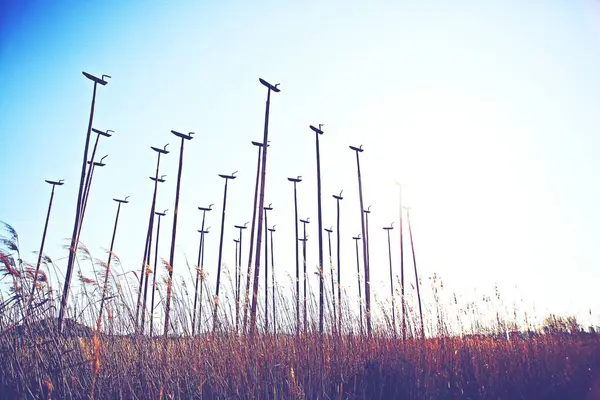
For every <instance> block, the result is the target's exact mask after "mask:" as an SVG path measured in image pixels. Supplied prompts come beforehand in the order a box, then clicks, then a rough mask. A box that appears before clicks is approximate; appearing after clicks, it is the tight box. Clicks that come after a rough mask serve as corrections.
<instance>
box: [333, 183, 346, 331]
mask: <svg viewBox="0 0 600 400" xmlns="http://www.w3.org/2000/svg"><path fill="white" fill-rule="evenodd" d="M343 192H344V191H343V190H342V191H341V192H340V194H339V195H335V194H334V195H333V198H334V199H336V203H337V289H338V319H339V332H340V333H341V332H342V285H341V281H340V271H341V261H340V259H341V256H340V244H341V239H340V237H341V231H340V201H341V200H342V199H343V197H342V193H343Z"/></svg>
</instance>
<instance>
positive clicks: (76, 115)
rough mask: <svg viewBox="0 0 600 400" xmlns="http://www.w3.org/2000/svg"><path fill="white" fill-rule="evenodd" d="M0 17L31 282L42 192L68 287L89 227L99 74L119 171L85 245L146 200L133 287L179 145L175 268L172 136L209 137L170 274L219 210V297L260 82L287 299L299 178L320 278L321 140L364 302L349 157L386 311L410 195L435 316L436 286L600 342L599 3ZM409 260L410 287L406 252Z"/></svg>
mask: <svg viewBox="0 0 600 400" xmlns="http://www.w3.org/2000/svg"><path fill="white" fill-rule="evenodd" d="M0 7H1V8H0V148H1V149H2V153H3V155H2V157H1V158H0V176H1V178H2V182H3V187H4V188H5V192H4V195H3V196H2V197H1V198H0V220H3V221H5V222H6V223H8V224H10V225H12V226H13V227H14V228H15V229H16V230H17V232H18V233H19V235H20V245H21V250H22V251H23V254H24V258H26V259H27V260H29V261H31V262H33V261H35V255H34V254H33V251H36V250H37V249H38V248H39V243H40V240H41V234H42V230H43V224H44V218H45V215H46V211H47V206H48V199H49V195H50V187H49V185H47V184H46V183H45V182H44V180H45V179H54V180H58V179H65V182H66V184H65V185H64V186H62V187H60V188H57V190H56V195H55V201H54V205H53V210H52V215H51V219H50V226H49V229H48V236H47V241H46V247H45V252H46V253H47V254H48V255H49V256H50V257H51V258H52V259H54V260H55V262H56V263H57V265H58V266H59V269H61V271H62V272H63V273H64V269H65V268H66V257H67V255H68V253H67V250H65V249H64V248H63V246H64V245H65V244H66V243H68V239H67V238H70V234H71V231H72V229H73V220H74V214H75V205H76V197H77V190H78V183H79V175H80V171H81V162H82V157H83V156H82V154H83V147H84V143H85V135H86V128H87V122H88V118H89V110H90V101H91V95H92V86H93V84H92V82H91V81H89V80H87V79H85V78H84V77H83V75H82V74H81V72H82V71H86V72H89V73H91V74H94V75H96V76H101V75H102V74H107V75H110V76H111V77H112V78H111V79H108V82H109V83H108V85H106V86H105V87H99V88H98V93H97V98H96V108H95V117H94V123H93V126H94V127H95V128H98V129H101V130H106V129H112V130H114V131H115V133H114V135H113V137H112V138H110V139H106V140H105V139H102V140H101V141H100V146H99V150H98V151H99V153H98V155H99V156H103V155H108V157H107V158H106V160H105V161H106V167H104V168H102V169H100V170H97V171H96V173H95V175H94V180H93V185H92V189H91V194H90V200H89V201H90V202H89V206H88V210H87V212H86V217H85V220H84V224H83V230H82V234H81V241H82V242H83V243H84V244H85V245H86V246H87V247H88V248H89V249H90V251H91V252H92V254H93V255H94V256H95V257H99V258H105V257H106V249H107V248H108V247H109V244H110V237H111V233H112V228H113V222H114V215H115V212H116V203H114V202H113V201H111V199H112V198H115V197H117V198H123V197H125V196H127V195H129V196H131V197H130V203H129V204H127V205H125V206H123V208H122V210H121V217H120V222H119V226H118V231H117V238H116V243H115V249H114V251H115V253H116V254H117V255H118V256H119V257H120V259H121V261H122V263H123V266H124V268H125V270H136V271H137V270H139V269H140V267H141V259H142V256H143V247H144V242H145V235H146V230H147V223H148V215H149V212H150V205H151V196H152V190H153V183H152V182H151V181H150V180H149V179H148V177H149V176H150V175H153V174H154V168H155V162H156V156H155V154H154V152H153V151H152V150H150V146H157V147H162V146H164V145H165V144H166V143H169V149H170V150H171V153H170V154H169V155H167V156H165V157H163V159H162V160H161V174H166V175H167V176H166V182H165V183H163V184H161V185H160V187H159V192H158V201H157V209H158V210H164V209H169V212H168V215H167V217H165V218H164V219H163V223H162V232H161V242H160V247H159V253H160V256H161V257H164V258H166V259H168V254H169V250H170V245H171V243H170V240H168V238H169V237H170V232H171V228H172V215H173V209H174V201H175V200H174V199H175V183H176V176H177V165H178V164H177V163H178V153H179V149H180V145H181V143H180V140H179V139H177V138H176V137H174V136H173V135H172V134H171V133H170V131H171V130H172V129H173V130H177V131H180V132H186V133H187V132H190V131H193V132H195V135H194V139H193V140H191V141H189V142H186V144H185V149H184V161H183V163H184V168H183V174H182V183H181V195H180V196H181V197H180V205H179V220H178V226H177V241H176V246H175V255H176V256H175V262H174V270H175V275H176V276H178V277H179V278H177V279H182V278H183V279H187V280H188V281H189V277H190V274H189V272H188V269H187V267H186V258H187V259H188V260H189V263H190V264H195V263H196V256H197V251H198V241H199V235H198V233H197V230H198V229H200V223H201V212H200V211H198V210H197V207H198V206H207V205H209V204H215V206H214V211H211V212H210V213H208V214H207V226H210V227H211V229H210V234H209V235H208V237H207V242H206V246H207V248H206V259H205V268H206V269H207V271H208V273H209V279H211V281H214V280H215V277H216V264H217V255H218V244H219V243H218V238H219V232H220V229H221V223H220V221H221V215H222V201H223V185H224V181H223V180H222V179H221V178H219V177H218V174H229V173H232V172H233V171H238V173H237V176H238V178H237V179H235V180H234V181H230V184H229V189H228V198H227V208H226V220H225V230H224V248H223V254H224V257H223V260H224V264H225V265H227V266H229V267H230V268H232V267H233V264H234V252H235V247H234V242H233V239H234V238H237V230H235V229H234V227H233V226H234V225H235V224H243V223H245V222H246V221H250V220H251V218H252V200H253V194H254V179H255V173H256V169H255V168H256V157H257V153H256V148H255V147H254V146H252V144H251V141H253V140H254V141H262V135H263V125H264V109H265V99H266V94H267V93H266V88H265V87H264V86H262V85H260V83H259V82H258V78H263V79H266V80H267V81H269V82H271V83H280V84H281V85H280V88H281V92H280V93H277V94H273V95H272V100H271V110H270V122H269V140H270V147H269V151H268V166H267V183H266V194H265V203H266V204H269V203H272V205H273V211H271V212H270V213H269V225H273V224H275V225H276V232H275V235H274V241H275V270H276V276H277V280H278V282H279V284H280V285H281V287H282V290H283V291H285V290H288V289H286V288H289V287H290V279H289V277H290V276H293V275H294V274H295V261H294V252H295V248H294V240H295V239H294V211H293V210H294V209H293V187H292V184H291V183H290V182H288V181H287V179H286V178H287V177H290V176H298V175H301V176H302V177H303V181H302V182H301V183H300V184H299V185H298V195H299V197H298V201H299V213H300V217H302V218H306V217H310V220H311V223H310V225H309V226H308V235H309V239H308V262H307V263H308V268H309V271H315V270H316V267H317V265H318V253H317V237H318V231H317V223H316V221H317V192H316V187H317V183H316V162H315V135H314V133H313V132H312V131H311V130H310V129H309V125H311V124H312V125H318V124H321V123H322V124H324V125H323V130H324V132H325V133H324V135H322V136H321V138H320V146H321V169H322V188H323V198H322V204H323V224H324V227H330V226H332V225H335V224H336V220H335V218H336V214H335V200H334V199H333V198H332V197H331V195H333V194H336V193H339V192H340V191H341V190H343V196H344V200H342V202H341V241H342V257H341V268H342V274H341V275H342V285H343V287H344V288H345V290H346V291H347V293H348V296H349V297H350V298H351V299H355V298H356V295H357V293H356V292H357V290H356V258H355V257H356V255H355V249H354V241H353V240H352V236H355V235H357V234H358V233H360V216H359V212H360V206H359V202H358V181H357V173H356V159H355V154H354V152H353V151H351V150H350V149H349V148H348V146H349V145H355V146H358V145H361V144H362V145H363V148H364V152H363V153H362V155H361V159H360V162H361V169H362V171H361V172H362V179H363V189H364V205H365V207H367V206H369V205H371V210H372V213H371V215H370V220H369V225H370V233H369V236H370V255H371V261H370V265H371V276H372V278H371V279H372V287H373V293H374V295H375V296H378V298H380V299H381V298H385V296H387V295H388V293H389V264H388V258H387V255H388V253H387V238H386V236H385V235H386V234H385V231H384V230H383V229H382V227H384V226H387V225H389V224H390V223H391V222H392V221H395V227H396V229H394V230H393V231H392V232H391V234H392V256H393V260H392V262H393V270H394V275H398V274H399V264H400V262H399V258H400V256H399V238H398V232H399V230H398V229H397V228H398V210H399V207H398V198H399V196H398V186H397V185H396V182H400V183H401V184H402V188H403V189H402V199H403V202H404V204H405V205H409V206H410V207H411V222H412V227H413V234H414V246H415V256H416V260H417V266H418V270H419V275H420V276H421V278H422V281H423V296H424V299H425V301H426V302H427V301H431V299H432V291H431V280H430V279H429V278H430V277H432V276H433V274H434V273H435V274H436V275H437V276H438V277H439V278H440V279H441V280H442V281H443V283H444V293H445V295H446V297H447V298H450V297H451V295H452V294H456V295H457V296H458V297H459V298H460V299H461V301H465V302H466V301H470V300H475V301H477V300H478V299H480V298H481V297H482V296H483V295H484V294H492V293H494V287H496V286H497V287H498V288H499V291H500V292H501V294H502V301H501V303H502V306H501V307H503V309H505V311H506V312H509V313H512V310H513V309H514V308H518V311H519V313H524V312H526V311H527V312H528V313H529V315H530V316H532V315H533V316H535V317H537V318H543V317H544V316H545V315H547V314H548V313H550V312H554V313H558V314H563V315H571V314H573V315H577V316H578V317H579V318H580V320H581V321H582V322H584V323H594V324H597V323H598V321H600V309H599V308H598V306H599V305H600V301H599V300H598V297H597V296H596V295H595V293H596V285H597V282H599V280H600V269H599V268H598V267H599V266H600V252H599V251H598V246H597V244H598V242H599V240H600V230H599V228H598V227H599V226H600V211H599V209H598V207H597V205H598V204H600V180H599V179H598V178H599V176H600V175H599V173H600V160H598V158H597V157H596V149H598V148H599V146H600V135H599V134H598V133H597V132H598V127H599V125H600V113H598V109H600V80H599V79H598V78H597V74H598V71H600V3H598V2H597V1H592V0H577V1H569V2H567V1H559V0H553V1H528V2H520V1H492V0H490V1H467V0H464V1H460V2H452V4H450V2H446V1H441V0H440V1H435V0H426V1H419V2H416V1H393V2H392V1H389V2H386V1H372V2H360V1H343V2H342V1H333V0H332V1H304V2H296V3H293V2H292V3H290V2H268V1H258V2H252V3H248V2H239V1H224V2H205V1H186V0H177V1H165V0H126V1H113V0H103V1H96V0H85V1H63V0H56V1H49V0H26V1H19V2H4V3H2V5H1V6H0ZM405 222H406V216H405ZM404 229H405V238H407V237H406V236H408V235H406V234H407V231H406V226H405V227H404ZM248 236H249V235H248V234H246V235H245V238H244V241H245V243H244V255H243V259H244V261H243V267H244V269H245V267H246V266H247V257H248V256H247V250H248V241H247V239H248ZM335 238H336V237H335V236H333V237H332V240H333V246H334V248H335V240H336V239H335ZM323 239H324V258H325V264H326V265H328V264H329V261H328V254H327V242H326V239H327V236H326V235H324V236H323ZM405 251H406V253H405V256H406V259H405V269H406V272H405V274H406V279H407V285H408V284H409V283H410V282H411V281H414V272H413V264H412V260H411V258H410V257H411V255H410V252H409V251H410V248H409V243H408V242H406V243H405ZM263 261H264V257H263ZM263 263H264V262H263ZM334 263H336V261H335V260H334ZM82 268H83V271H84V274H87V275H89V274H91V272H90V270H89V266H86V265H85V264H82ZM361 269H362V266H361ZM159 271H160V273H161V274H164V269H161V268H159ZM262 273H263V272H262V271H261V276H262ZM309 275H311V278H310V279H311V285H312V288H313V290H317V287H318V285H317V279H316V277H314V274H310V273H309ZM261 281H262V277H261ZM212 284H213V285H214V282H212ZM74 285H75V286H77V285H78V282H75V281H74ZM407 290H409V291H411V293H412V290H413V289H412V288H410V287H408V286H407ZM507 310H508V311H507Z"/></svg>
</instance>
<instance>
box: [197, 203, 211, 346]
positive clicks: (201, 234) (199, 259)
mask: <svg viewBox="0 0 600 400" xmlns="http://www.w3.org/2000/svg"><path fill="white" fill-rule="evenodd" d="M212 206H213V205H212V204H211V205H209V206H208V207H198V210H200V211H202V228H201V229H200V231H199V232H200V244H199V245H198V262H197V263H196V284H195V285H194V313H193V316H192V336H194V335H195V334H196V310H197V305H198V284H201V283H200V274H201V273H202V269H201V268H202V267H201V264H200V261H201V256H202V246H203V243H202V239H204V234H203V233H202V232H204V221H205V218H206V212H207V211H210V210H212ZM200 301H202V297H200ZM198 327H200V325H198Z"/></svg>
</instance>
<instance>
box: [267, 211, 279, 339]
mask: <svg viewBox="0 0 600 400" xmlns="http://www.w3.org/2000/svg"><path fill="white" fill-rule="evenodd" d="M265 222H266V220H265ZM268 230H269V232H271V281H272V283H271V288H272V290H273V335H277V314H275V257H274V253H275V250H274V249H273V232H275V225H273V227H272V228H268Z"/></svg>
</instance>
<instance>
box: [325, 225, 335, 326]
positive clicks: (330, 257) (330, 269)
mask: <svg viewBox="0 0 600 400" xmlns="http://www.w3.org/2000/svg"><path fill="white" fill-rule="evenodd" d="M325 232H327V241H328V243H329V276H331V303H332V306H333V307H332V314H333V315H332V319H331V330H332V331H334V332H335V325H336V321H337V316H336V312H337V310H336V305H335V282H334V280H333V256H332V254H331V234H332V233H333V226H332V227H331V228H329V229H327V228H325Z"/></svg>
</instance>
